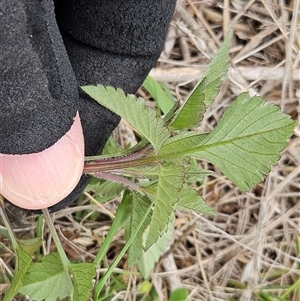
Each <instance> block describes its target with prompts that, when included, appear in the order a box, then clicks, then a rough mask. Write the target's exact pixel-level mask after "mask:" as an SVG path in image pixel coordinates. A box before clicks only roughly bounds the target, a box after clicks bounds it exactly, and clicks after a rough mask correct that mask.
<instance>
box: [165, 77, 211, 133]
mask: <svg viewBox="0 0 300 301" xmlns="http://www.w3.org/2000/svg"><path fill="white" fill-rule="evenodd" d="M204 87H205V79H204V80H202V81H201V82H200V83H199V84H198V85H197V86H196V88H195V89H194V91H193V93H191V94H190V96H189V97H188V98H187V100H186V101H185V102H184V104H183V105H182V106H181V107H180V108H179V109H178V111H177V112H176V114H175V116H174V118H173V119H172V121H171V122H170V124H169V127H170V128H171V129H172V130H183V129H193V128H195V127H197V126H198V125H199V123H200V121H201V120H202V119H203V114H204V112H205V109H206V106H205V104H204V100H205V94H204Z"/></svg>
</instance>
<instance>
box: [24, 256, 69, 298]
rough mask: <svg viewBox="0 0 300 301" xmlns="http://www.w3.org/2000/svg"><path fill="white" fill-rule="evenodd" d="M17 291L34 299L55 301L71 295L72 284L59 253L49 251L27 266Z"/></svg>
mask: <svg viewBox="0 0 300 301" xmlns="http://www.w3.org/2000/svg"><path fill="white" fill-rule="evenodd" d="M19 292H20V293H21V294H23V295H27V296H29V298H30V299H31V300H35V301H42V300H45V301H56V300H57V299H63V298H65V297H67V296H71V295H72V293H73V284H72V281H71V279H70V276H69V274H68V271H66V270H65V269H64V267H63V265H62V262H61V259H60V257H59V255H58V254H57V253H51V254H49V255H46V256H44V257H42V262H38V263H34V264H32V265H31V266H30V267H29V268H28V270H27V273H26V275H25V277H24V279H23V284H22V287H21V288H20V290H19Z"/></svg>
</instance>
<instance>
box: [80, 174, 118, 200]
mask: <svg viewBox="0 0 300 301" xmlns="http://www.w3.org/2000/svg"><path fill="white" fill-rule="evenodd" d="M91 190H94V191H95V199H97V198H98V197H99V196H109V197H113V196H116V195H118V194H120V193H121V191H122V190H123V185H122V184H118V183H115V182H110V181H105V180H100V179H98V178H96V177H92V178H91V180H90V182H89V184H88V185H87V187H86V188H85V190H84V191H87V192H89V191H91Z"/></svg>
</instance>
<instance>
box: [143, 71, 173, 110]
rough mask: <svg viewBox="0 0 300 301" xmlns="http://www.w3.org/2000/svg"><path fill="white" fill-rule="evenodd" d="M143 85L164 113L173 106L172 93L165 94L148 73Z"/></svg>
mask: <svg viewBox="0 0 300 301" xmlns="http://www.w3.org/2000/svg"><path fill="white" fill-rule="evenodd" d="M143 87H144V88H145V89H146V90H147V91H148V92H149V93H150V95H151V96H152V97H153V98H154V99H155V101H156V102H157V104H158V106H159V108H160V109H161V110H162V111H163V113H164V114H167V113H168V112H169V111H170V110H171V109H172V108H173V106H174V104H175V101H174V99H173V97H172V95H171V94H170V93H169V95H167V94H166V92H165V91H164V90H163V88H162V87H161V85H160V84H159V83H158V82H157V81H156V80H155V79H153V78H152V77H151V76H150V75H148V76H147V77H146V79H145V81H144V82H143Z"/></svg>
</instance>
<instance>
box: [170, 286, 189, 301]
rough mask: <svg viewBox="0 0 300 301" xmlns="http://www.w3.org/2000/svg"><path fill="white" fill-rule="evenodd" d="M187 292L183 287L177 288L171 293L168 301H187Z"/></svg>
mask: <svg viewBox="0 0 300 301" xmlns="http://www.w3.org/2000/svg"><path fill="white" fill-rule="evenodd" d="M188 295H189V292H188V290H187V289H186V288H185V287H179V288H177V289H175V290H174V291H172V292H171V294H170V299H169V300H170V301H187V300H188Z"/></svg>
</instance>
